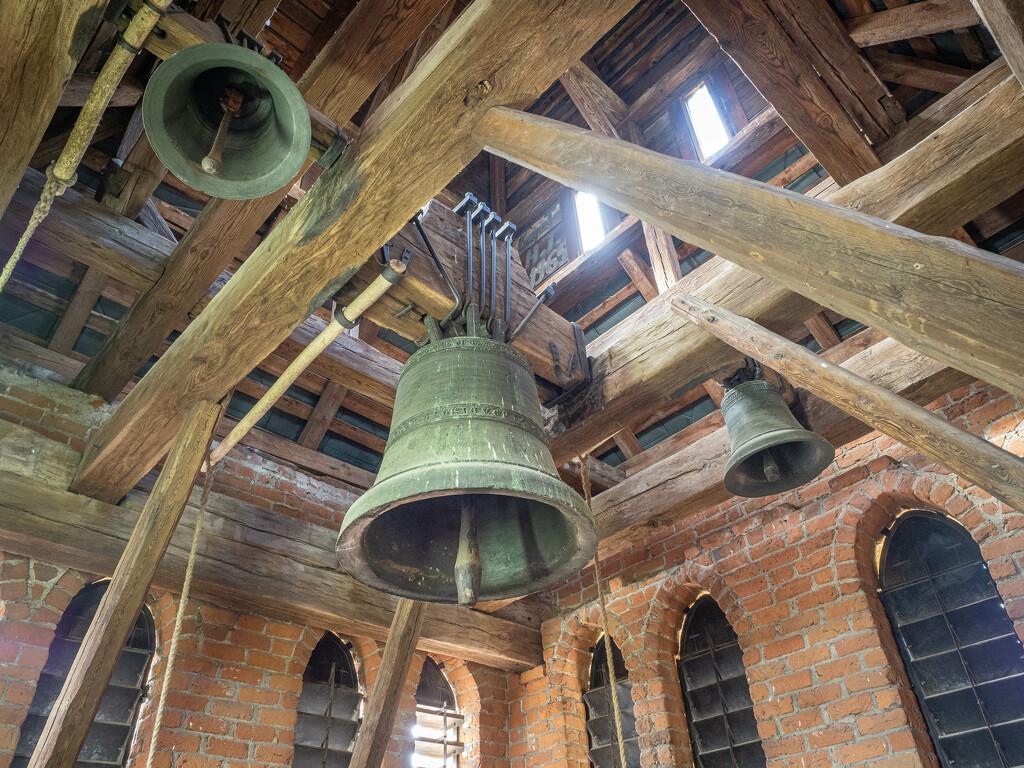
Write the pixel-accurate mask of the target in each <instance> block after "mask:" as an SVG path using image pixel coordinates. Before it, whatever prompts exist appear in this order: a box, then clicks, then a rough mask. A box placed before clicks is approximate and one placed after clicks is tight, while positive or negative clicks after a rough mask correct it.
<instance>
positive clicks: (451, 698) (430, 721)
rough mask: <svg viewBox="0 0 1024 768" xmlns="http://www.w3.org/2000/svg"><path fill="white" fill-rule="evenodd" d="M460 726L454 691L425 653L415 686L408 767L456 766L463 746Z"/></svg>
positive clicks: (433, 767) (437, 767)
mask: <svg viewBox="0 0 1024 768" xmlns="http://www.w3.org/2000/svg"><path fill="white" fill-rule="evenodd" d="M461 726H462V715H460V714H459V710H458V707H456V706H455V693H454V692H453V691H452V687H451V686H450V685H449V684H448V680H446V679H445V676H444V672H442V671H441V665H439V664H438V663H437V662H436V661H434V660H433V659H431V658H429V657H428V658H427V660H426V661H424V662H423V671H422V672H420V682H419V685H417V686H416V725H415V726H413V734H412V735H413V747H414V748H413V755H412V761H411V762H412V767H413V768H458V765H459V755H461V754H462V750H463V744H462V741H461V739H460V738H459V729H460V727H461Z"/></svg>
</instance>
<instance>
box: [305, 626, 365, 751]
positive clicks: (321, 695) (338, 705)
mask: <svg viewBox="0 0 1024 768" xmlns="http://www.w3.org/2000/svg"><path fill="white" fill-rule="evenodd" d="M362 704H363V695H362V693H360V691H359V679H358V677H357V676H356V667H355V664H354V663H353V661H352V655H351V654H350V653H349V652H348V647H347V644H346V643H343V642H342V641H341V640H340V639H339V638H338V636H337V635H335V634H334V633H333V632H325V633H324V636H323V637H322V638H320V642H318V643H317V644H316V648H314V649H313V653H312V654H311V655H310V657H309V663H308V664H307V665H306V671H305V672H303V674H302V693H301V694H299V711H298V715H297V716H296V720H295V756H294V757H293V758H292V766H293V768H348V763H349V760H350V759H351V758H352V747H353V746H354V744H355V740H356V731H357V730H358V729H359V722H360V717H361V710H362Z"/></svg>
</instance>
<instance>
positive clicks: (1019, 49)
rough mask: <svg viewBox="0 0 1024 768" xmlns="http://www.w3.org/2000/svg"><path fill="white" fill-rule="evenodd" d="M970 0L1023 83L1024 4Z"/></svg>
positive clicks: (994, 0)
mask: <svg viewBox="0 0 1024 768" xmlns="http://www.w3.org/2000/svg"><path fill="white" fill-rule="evenodd" d="M971 1H972V4H973V5H974V9H975V10H976V11H977V12H978V15H979V16H980V17H981V20H982V22H984V24H985V26H986V27H987V28H988V31H989V32H991V33H992V37H994V38H995V40H996V45H998V46H999V50H1000V51H1002V53H1003V56H1004V57H1005V58H1006V61H1007V62H1008V63H1009V65H1010V69H1011V70H1013V74H1014V75H1016V76H1017V79H1018V80H1019V81H1020V82H1022V83H1024V5H1022V4H1021V3H1020V2H1019V0H971ZM965 26H969V25H965Z"/></svg>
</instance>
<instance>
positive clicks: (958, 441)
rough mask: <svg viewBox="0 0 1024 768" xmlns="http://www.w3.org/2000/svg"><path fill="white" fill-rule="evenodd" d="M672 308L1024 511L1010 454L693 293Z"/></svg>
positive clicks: (1023, 472)
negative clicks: (692, 295) (696, 297)
mask: <svg viewBox="0 0 1024 768" xmlns="http://www.w3.org/2000/svg"><path fill="white" fill-rule="evenodd" d="M672 306H673V308H674V309H675V310H676V311H677V312H680V313H681V314H682V315H683V316H684V317H687V318H689V319H690V320H691V321H692V322H694V323H696V324H697V325H699V326H700V327H701V328H703V329H704V330H706V331H709V332H710V333H712V334H714V335H715V336H717V337H718V338H719V339H721V340H722V341H724V342H726V343H727V344H729V346H731V347H733V348H734V349H736V350H738V351H740V352H742V353H743V354H745V355H749V356H750V357H753V358H755V359H757V360H759V361H760V362H761V363H763V364H765V365H768V366H771V367H772V368H773V369H775V370H777V371H779V373H781V374H782V375H783V376H785V377H786V378H787V379H789V380H790V381H792V382H793V383H794V384H797V385H799V386H802V387H804V388H805V389H806V390H807V391H809V392H811V393H812V394H815V395H817V396H818V397H821V398H823V399H825V400H827V401H828V402H830V403H833V404H835V405H837V406H838V407H840V408H842V409H843V410H844V411H846V412H847V413H849V414H850V415H852V416H856V417H857V418H859V419H861V420H862V421H864V422H866V423H868V424H869V425H871V426H872V427H874V428H875V429H877V430H879V431H880V432H881V433H882V434H884V435H888V436H889V437H892V438H895V439H896V440H899V441H900V442H902V443H903V444H904V445H906V446H907V447H909V448H913V449H914V450H915V451H917V452H918V453H920V454H921V455H922V456H925V457H927V458H929V459H931V460H932V461H934V462H935V463H937V464H939V465H941V466H944V467H948V468H949V469H951V470H953V471H954V472H956V473H957V474H958V475H960V476H961V477H962V478H964V479H965V480H968V481H970V482H971V483H973V484H974V485H976V486H978V487H979V488H981V489H982V490H983V491H986V492H988V493H991V494H992V495H993V496H995V497H996V498H997V499H999V500H1001V501H1003V502H1005V503H1006V504H1008V505H1009V506H1011V507H1013V508H1014V509H1024V461H1022V460H1021V459H1020V458H1018V457H1017V456H1014V455H1013V454H1012V453H1010V452H1008V451H1004V450H1003V449H1002V448H998V447H997V446H995V445H993V444H992V443H990V442H988V441H987V440H985V439H984V438H982V437H978V436H977V435H974V434H971V433H970V432H967V431H965V430H963V429H960V428H959V427H956V426H954V425H953V424H950V423H949V422H948V421H946V420H945V419H943V418H942V417H941V416H937V415H935V414H934V413H932V412H930V411H927V410H925V409H924V408H922V407H921V406H919V405H915V404H914V403H910V402H907V401H906V400H904V399H903V398H901V397H900V396H899V395H895V394H893V393H892V392H889V391H888V390H886V389H885V388H883V387H879V386H877V385H875V384H872V383H871V382H870V381H868V380H867V379H864V378H862V377H860V376H857V375H856V374H854V373H851V372H850V371H848V370H846V369H845V368H841V367H840V366H838V365H835V364H833V363H830V362H828V361H827V360H824V359H823V358H821V357H819V356H818V355H815V354H814V353H813V352H811V351H809V350H807V349H804V348H803V347H801V346H800V345H799V344H794V343H793V342H791V341H789V340H788V339H785V338H783V337H781V336H779V335H777V334H774V333H772V332H771V331H768V330H766V329H764V328H762V327H761V326H759V325H758V324H757V323H754V322H751V321H750V320H747V319H746V318H743V317H740V316H739V315H735V314H733V313H732V312H729V311H728V310H725V309H722V308H720V307H716V306H714V305H713V304H708V303H707V302H705V301H701V300H700V299H694V298H693V297H691V296H676V297H675V298H674V299H673V301H672Z"/></svg>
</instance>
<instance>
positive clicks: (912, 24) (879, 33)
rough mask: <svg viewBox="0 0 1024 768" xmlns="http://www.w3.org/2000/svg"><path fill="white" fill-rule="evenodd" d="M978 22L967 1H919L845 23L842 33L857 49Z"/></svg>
mask: <svg viewBox="0 0 1024 768" xmlns="http://www.w3.org/2000/svg"><path fill="white" fill-rule="evenodd" d="M979 21H980V19H979V18H978V12H977V11H976V10H974V6H972V5H971V2H970V0H922V2H920V3H910V4H909V5H904V6H901V7H897V8H890V9H889V10H887V11H878V12H876V13H871V14H868V15H867V16H857V17H855V18H852V19H847V20H846V31H847V32H849V33H850V37H852V38H853V41H854V42H855V43H856V44H857V45H859V46H860V47H861V48H866V47H867V46H869V45H883V44H885V43H894V42H896V41H897V40H907V39H909V38H912V37H924V36H927V35H935V34H938V33H939V32H948V31H950V30H952V29H957V28H958V27H973V26H974V25H975V24H977V23H978V22H979Z"/></svg>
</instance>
